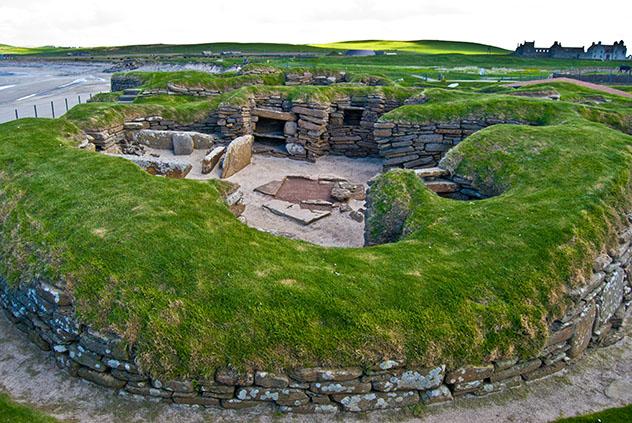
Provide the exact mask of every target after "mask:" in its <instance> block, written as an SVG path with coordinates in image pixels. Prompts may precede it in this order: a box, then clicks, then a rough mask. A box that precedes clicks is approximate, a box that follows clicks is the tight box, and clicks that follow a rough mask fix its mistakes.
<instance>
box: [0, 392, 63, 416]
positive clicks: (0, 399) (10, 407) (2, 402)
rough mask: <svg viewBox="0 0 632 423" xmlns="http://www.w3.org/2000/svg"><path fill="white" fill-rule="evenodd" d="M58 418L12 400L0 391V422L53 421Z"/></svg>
mask: <svg viewBox="0 0 632 423" xmlns="http://www.w3.org/2000/svg"><path fill="white" fill-rule="evenodd" d="M55 422H58V420H56V419H54V418H52V417H48V416H46V415H45V414H43V413H41V412H39V411H37V410H34V409H32V408H30V407H27V406H25V405H21V404H17V403H15V402H13V401H12V400H11V399H10V398H9V396H8V395H6V394H2V393H0V423H55Z"/></svg>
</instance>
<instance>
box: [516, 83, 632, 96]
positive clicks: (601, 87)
mask: <svg viewBox="0 0 632 423" xmlns="http://www.w3.org/2000/svg"><path fill="white" fill-rule="evenodd" d="M551 82H568V83H569V84H575V85H579V86H580V87H586V88H590V89H591V90H596V91H601V92H604V93H608V94H613V95H620V96H622V97H627V98H632V94H631V93H626V92H625V91H621V90H617V89H616V88H611V87H607V86H605V85H599V84H593V83H592V82H585V81H579V80H577V79H572V78H554V79H538V80H535V81H525V82H516V83H513V84H510V86H511V87H516V88H518V87H526V86H529V85H538V84H548V83H551Z"/></svg>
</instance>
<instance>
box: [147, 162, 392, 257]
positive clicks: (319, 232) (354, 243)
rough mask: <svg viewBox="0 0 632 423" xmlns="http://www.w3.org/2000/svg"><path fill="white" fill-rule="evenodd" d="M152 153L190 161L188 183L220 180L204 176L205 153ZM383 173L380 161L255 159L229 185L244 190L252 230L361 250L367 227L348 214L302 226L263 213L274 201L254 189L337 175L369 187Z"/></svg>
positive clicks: (334, 214)
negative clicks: (288, 179) (289, 179)
mask: <svg viewBox="0 0 632 423" xmlns="http://www.w3.org/2000/svg"><path fill="white" fill-rule="evenodd" d="M151 152H152V153H159V154H160V155H161V157H162V158H169V159H177V160H187V161H190V162H191V164H192V165H193V169H192V170H191V173H189V175H188V176H187V178H189V179H211V178H219V169H218V168H216V169H215V171H214V172H213V173H211V174H209V175H203V174H202V159H203V158H204V153H205V151H203V150H196V151H195V152H194V153H193V154H192V155H190V156H174V155H173V153H171V152H170V151H167V150H151ZM381 171H382V161H381V160H380V159H371V158H362V159H351V158H347V157H343V156H326V157H322V158H320V159H318V160H317V161H316V163H309V162H304V161H298V160H290V159H286V158H276V157H270V156H265V155H255V156H253V160H252V163H251V164H250V166H248V167H247V168H245V169H244V170H242V171H241V172H239V173H237V174H236V175H233V176H231V177H230V178H228V181H230V182H234V183H237V184H239V185H240V186H241V188H240V190H241V192H242V193H243V196H244V197H243V198H244V203H245V204H246V211H245V212H244V214H243V217H244V219H245V221H246V223H247V224H248V225H249V226H251V227H253V228H257V229H260V230H263V231H266V232H270V233H274V234H276V235H282V236H285V237H288V238H293V239H301V240H303V241H307V242H311V243H314V244H318V245H324V246H337V247H361V246H363V245H364V223H359V222H356V221H354V220H352V219H351V218H350V217H349V213H340V211H339V210H338V209H334V210H333V212H332V213H331V215H330V216H327V217H325V218H323V219H321V220H319V221H317V222H314V223H312V224H311V225H307V226H305V225H301V224H299V223H296V222H294V221H292V220H290V219H288V218H285V217H281V216H277V215H275V214H273V213H272V212H270V211H268V210H266V209H264V208H263V207H262V205H263V204H264V203H266V202H268V201H270V200H271V199H272V197H270V196H267V195H264V194H260V193H258V192H255V191H254V189H255V188H257V187H259V186H261V185H263V184H265V183H267V182H270V181H275V180H282V179H283V178H284V177H285V176H288V175H300V176H311V177H317V176H326V175H328V176H331V175H335V176H340V177H342V178H345V179H347V180H349V181H351V182H353V183H356V184H366V182H367V181H368V180H369V179H371V178H372V177H374V176H375V175H377V174H378V173H380V172H381ZM349 204H350V206H351V207H352V208H353V209H354V210H358V209H360V208H362V207H363V206H364V202H363V201H355V200H352V201H351V202H350V203H349Z"/></svg>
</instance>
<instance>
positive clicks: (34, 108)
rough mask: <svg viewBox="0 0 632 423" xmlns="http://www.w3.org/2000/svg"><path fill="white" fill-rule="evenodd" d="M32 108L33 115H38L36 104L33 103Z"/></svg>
mask: <svg viewBox="0 0 632 423" xmlns="http://www.w3.org/2000/svg"><path fill="white" fill-rule="evenodd" d="M33 110H35V117H38V116H37V104H34V105H33Z"/></svg>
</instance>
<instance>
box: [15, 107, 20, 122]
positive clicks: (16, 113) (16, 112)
mask: <svg viewBox="0 0 632 423" xmlns="http://www.w3.org/2000/svg"><path fill="white" fill-rule="evenodd" d="M18 119H20V117H19V116H18V109H15V120H18Z"/></svg>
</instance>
